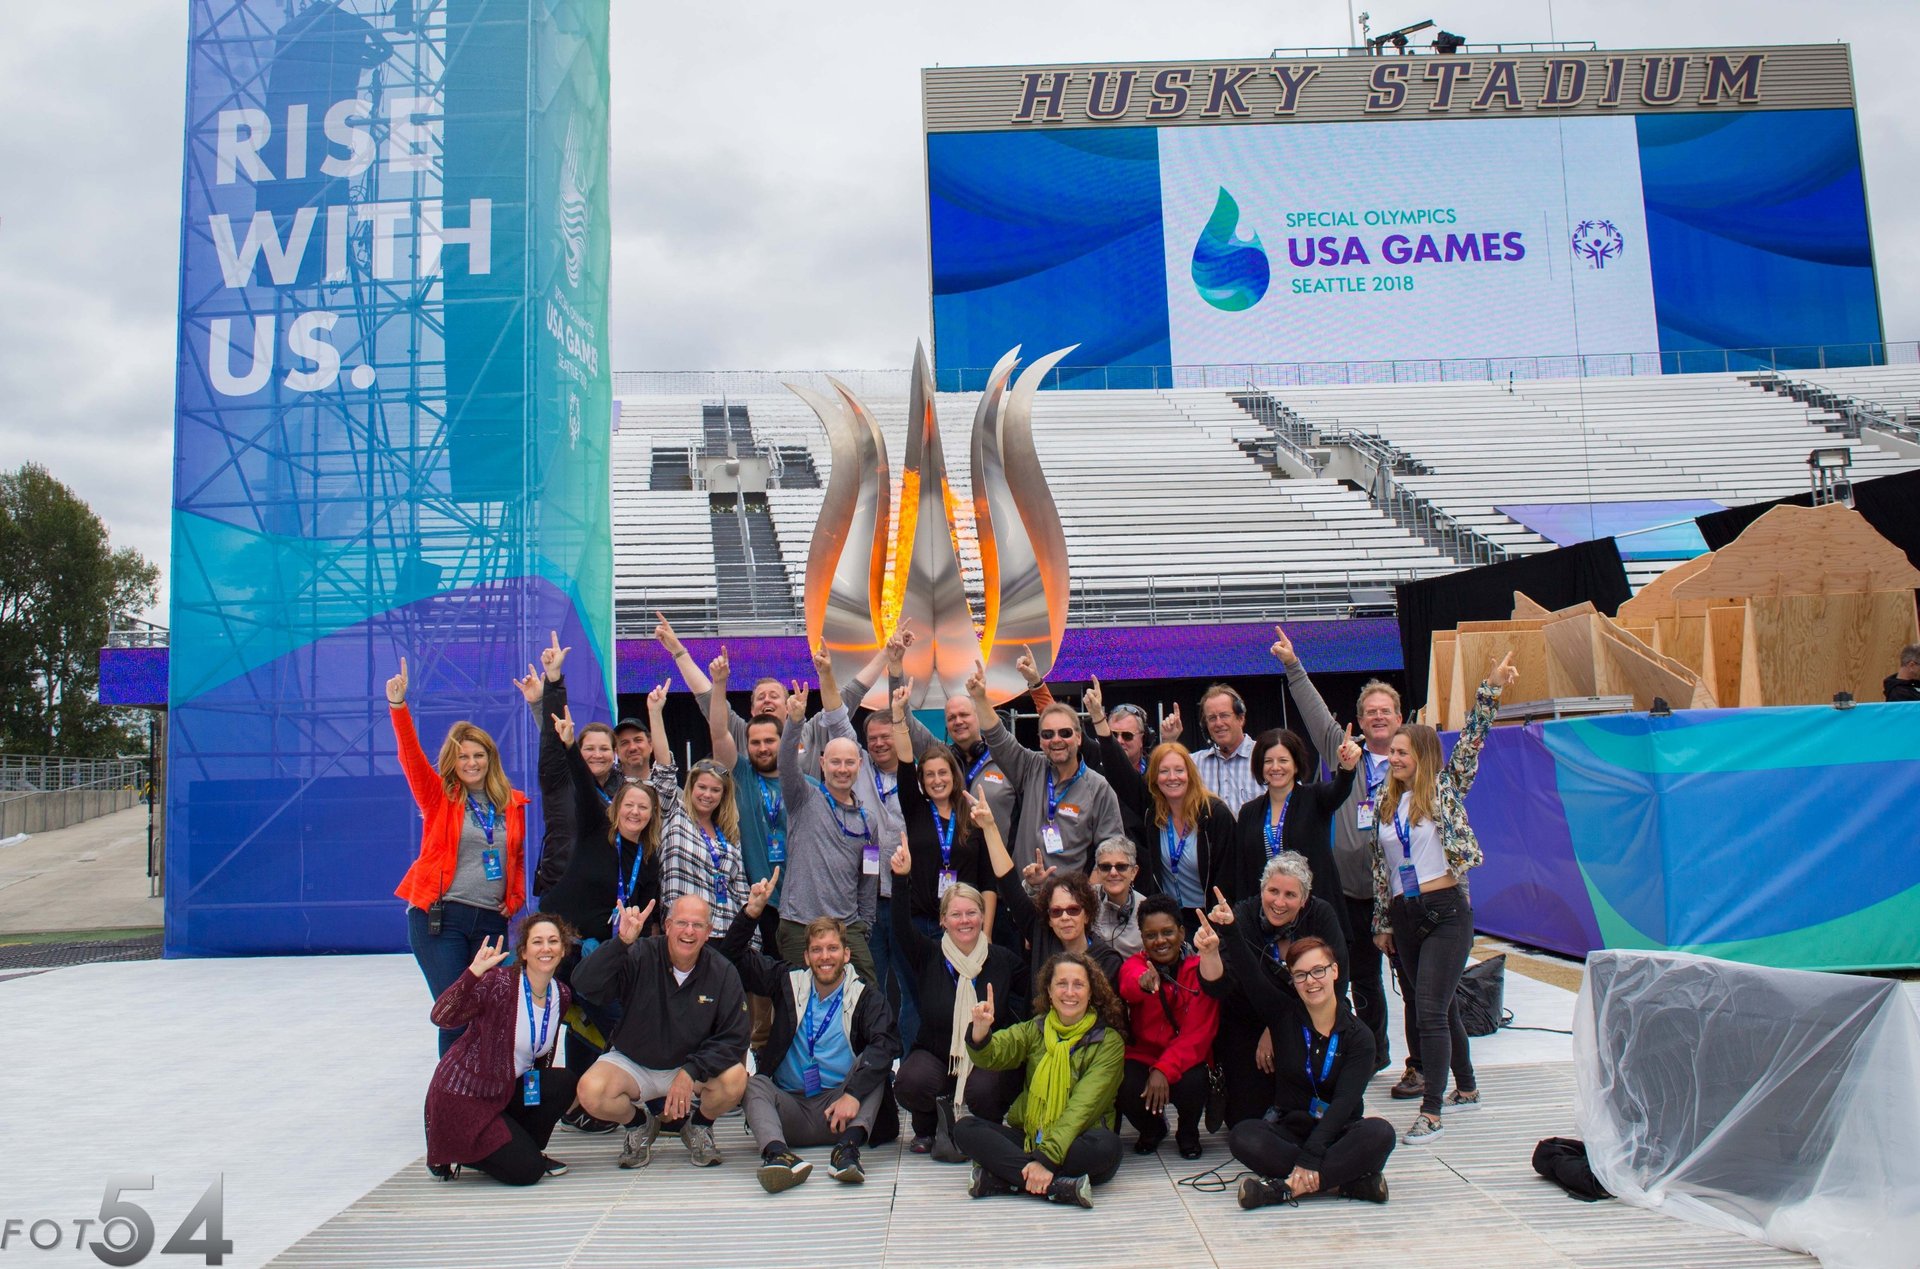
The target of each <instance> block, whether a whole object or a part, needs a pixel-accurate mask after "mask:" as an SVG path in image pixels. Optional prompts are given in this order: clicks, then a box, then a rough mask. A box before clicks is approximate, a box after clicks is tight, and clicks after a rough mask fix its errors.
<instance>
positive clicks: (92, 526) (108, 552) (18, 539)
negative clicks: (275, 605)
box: [0, 463, 160, 757]
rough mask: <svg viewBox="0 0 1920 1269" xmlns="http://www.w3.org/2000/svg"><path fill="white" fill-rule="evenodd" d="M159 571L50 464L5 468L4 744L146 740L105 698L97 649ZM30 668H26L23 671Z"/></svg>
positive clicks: (0, 741)
mask: <svg viewBox="0 0 1920 1269" xmlns="http://www.w3.org/2000/svg"><path fill="white" fill-rule="evenodd" d="M159 583H160V570H159V569H158V568H156V567H155V566H154V565H152V564H150V563H148V562H147V560H146V559H144V558H143V557H142V556H141V555H140V553H139V552H138V551H135V550H133V549H132V548H130V547H122V548H121V549H120V550H117V551H116V550H114V549H112V548H111V547H110V546H108V544H107V526H106V525H105V524H104V523H102V521H101V519H100V517H99V516H97V515H95V514H94V513H93V508H91V507H89V506H88V505H87V504H86V503H85V502H83V501H82V500H81V499H80V498H79V497H78V496H77V495H76V494H75V493H74V492H73V490H71V489H69V488H67V487H66V486H65V485H63V484H61V483H60V482H59V481H58V480H55V479H54V478H53V475H52V474H51V473H50V472H48V471H47V469H46V468H44V467H41V466H39V465H38V464H36V463H27V464H25V465H23V466H21V467H20V468H18V469H17V470H14V471H10V472H0V666H7V667H9V670H10V671H11V672H9V673H6V674H0V749H7V750H11V751H13V752H16V753H54V754H68V755H72V756H76V757H99V756H105V755H109V754H113V753H116V752H127V751H129V750H132V749H137V748H141V747H143V746H144V744H145V740H144V736H135V735H134V734H132V733H131V732H130V731H129V730H128V729H127V728H126V727H125V726H124V725H123V723H122V720H120V719H119V718H117V717H116V716H115V711H114V710H112V709H110V708H108V707H107V706H104V705H102V704H100V701H99V691H100V649H101V648H102V647H103V646H104V645H105V644H106V642H107V631H108V630H109V629H110V628H111V627H112V624H113V618H114V616H115V615H116V614H120V613H137V612H139V611H141V610H142V609H144V608H146V607H148V606H149V605H151V604H152V603H153V601H154V596H155V595H156V594H157V592H158V588H159ZM22 671H24V672H22Z"/></svg>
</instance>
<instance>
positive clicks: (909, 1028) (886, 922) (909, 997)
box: [869, 886, 920, 1036]
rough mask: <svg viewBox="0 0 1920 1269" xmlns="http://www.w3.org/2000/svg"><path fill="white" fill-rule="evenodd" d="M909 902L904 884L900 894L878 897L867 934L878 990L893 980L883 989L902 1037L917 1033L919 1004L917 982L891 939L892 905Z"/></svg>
mask: <svg viewBox="0 0 1920 1269" xmlns="http://www.w3.org/2000/svg"><path fill="white" fill-rule="evenodd" d="M912 902H913V899H912V898H911V897H910V896H909V895H907V894H906V893H905V887H904V886H903V887H902V890H901V893H899V894H896V895H894V896H893V897H892V898H891V899H886V898H883V899H881V900H880V908H879V917H878V918H877V919H876V920H875V921H874V923H873V930H872V931H871V933H870V934H869V942H870V943H871V944H872V945H873V968H874V970H875V971H876V972H877V973H878V974H879V975H880V985H881V987H882V989H885V988H886V985H887V979H889V978H891V979H893V990H890V991H887V999H888V1000H889V1001H890V1002H893V1003H894V1011H893V1012H894V1020H895V1022H896V1024H897V1026H898V1027H899V1030H898V1032H897V1033H896V1034H899V1035H902V1036H915V1035H919V1034H920V1005H919V1002H918V1001H917V1000H916V999H915V991H916V988H917V984H916V983H915V982H914V981H913V972H912V971H911V970H910V969H908V967H907V960H906V957H904V956H902V955H901V954H900V947H899V944H897V943H895V942H894V941H893V905H894V904H896V903H912Z"/></svg>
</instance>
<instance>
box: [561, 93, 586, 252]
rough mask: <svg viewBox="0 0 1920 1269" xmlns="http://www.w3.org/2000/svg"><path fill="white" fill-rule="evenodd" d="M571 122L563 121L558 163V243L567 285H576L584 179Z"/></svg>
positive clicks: (583, 229)
mask: <svg viewBox="0 0 1920 1269" xmlns="http://www.w3.org/2000/svg"><path fill="white" fill-rule="evenodd" d="M574 122H575V121H574V120H573V119H572V118H569V119H568V120H567V137H566V140H565V142H563V143H562V146H561V162H560V241H561V243H562V244H563V245H564V246H565V247H566V250H567V255H566V265H567V282H568V284H569V285H571V286H575V287H578V286H579V285H580V275H581V273H582V271H583V270H584V268H585V266H586V262H587V221H588V218H589V215H590V211H589V208H588V206H587V179H586V176H585V174H584V171H583V167H582V164H581V160H580V136H579V133H577V132H576V131H575V130H574Z"/></svg>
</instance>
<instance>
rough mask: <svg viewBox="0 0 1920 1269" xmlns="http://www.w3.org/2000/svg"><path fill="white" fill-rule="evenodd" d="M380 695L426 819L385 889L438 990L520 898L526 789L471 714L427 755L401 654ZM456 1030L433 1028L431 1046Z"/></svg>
mask: <svg viewBox="0 0 1920 1269" xmlns="http://www.w3.org/2000/svg"><path fill="white" fill-rule="evenodd" d="M387 705H388V706H389V707H390V709H391V710H392V715H393V738H394V742H395V744H396V745H397V746H398V748H399V752H400V770H401V771H402V772H404V773H405V774H406V777H407V787H408V788H409V789H411V790H412V791H413V800H414V801H415V802H416V803H418V804H419V807H420V814H421V817H422V818H423V819H425V820H426V830H425V831H424V832H423V833H422V834H421V836H420V855H419V857H418V858H417V859H415V860H414V861H413V866H412V867H411V868H409V869H407V875H406V876H405V877H403V878H401V879H400V885H399V887H398V888H397V889H395V890H394V893H395V894H397V895H399V896H400V897H401V898H402V899H405V900H406V901H407V945H408V946H409V947H411V948H412V949H413V958H414V959H415V960H416V961H418V962H419V963H420V972H421V973H422V974H423V975H425V976H426V980H427V989H428V990H429V991H431V992H432V993H433V997H434V999H435V1000H438V999H439V998H440V997H441V995H442V994H444V993H445V992H446V990H447V988H448V987H450V986H452V985H453V983H454V981H455V980H456V979H458V978H459V977H460V973H461V971H462V970H464V969H465V968H466V967H467V965H468V962H470V961H471V960H472V959H473V957H474V953H475V952H477V951H478V950H479V949H480V947H481V946H482V945H483V944H484V943H485V942H486V941H487V940H488V939H494V938H497V939H500V940H502V941H504V940H505V939H506V935H507V918H509V917H511V916H512V915H513V914H514V913H515V912H518V911H519V910H520V909H521V908H522V907H523V906H525V904H526V901H527V878H526V836H527V795H526V794H524V793H521V792H520V791H519V790H517V789H515V788H514V787H513V786H512V785H510V784H508V783H507V773H506V772H505V771H502V770H501V769H500V750H499V748H498V747H497V746H496V745H495V744H494V743H493V737H491V736H489V735H487V733H486V732H484V731H482V730H481V729H480V728H478V727H475V726H474V725H473V724H472V723H468V722H458V723H455V724H454V725H453V726H452V727H450V728H449V729H448V730H447V738H446V739H445V740H444V741H442V742H441V743H440V760H439V762H438V763H429V762H428V761H427V755H426V751H425V750H423V749H421V747H420V735H419V732H418V731H417V730H416V729H415V727H414V724H413V718H412V716H411V715H410V714H408V712H407V660H406V658H405V657H402V658H400V673H398V674H396V675H394V676H393V677H392V678H390V679H388V680H387ZM459 1038H460V1032H459V1030H458V1028H455V1029H452V1030H445V1029H443V1030H442V1031H441V1032H440V1053H441V1056H443V1057H444V1056H445V1055H446V1053H447V1051H448V1050H449V1049H451V1048H452V1047H453V1042H454V1041H455V1040H457V1039H459ZM561 1109H562V1110H564V1109H566V1108H565V1107H564V1106H563V1107H561Z"/></svg>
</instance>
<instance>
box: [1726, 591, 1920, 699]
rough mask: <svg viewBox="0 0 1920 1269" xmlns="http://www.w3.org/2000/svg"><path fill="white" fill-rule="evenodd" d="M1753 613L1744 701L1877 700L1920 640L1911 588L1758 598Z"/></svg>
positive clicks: (1745, 643)
mask: <svg viewBox="0 0 1920 1269" xmlns="http://www.w3.org/2000/svg"><path fill="white" fill-rule="evenodd" d="M1746 618H1747V619H1746V628H1745V633H1744V637H1743V639H1742V641H1741V655H1742V664H1741V692H1740V703H1741V704H1742V705H1748V704H1751V705H1824V704H1826V703H1827V702H1829V701H1831V700H1832V699H1833V697H1834V694H1835V693H1836V692H1851V693H1853V696H1854V699H1855V700H1862V701H1877V700H1879V699H1880V681H1881V679H1882V678H1884V677H1885V676H1886V674H1887V672H1888V671H1889V670H1891V669H1892V668H1893V667H1894V666H1896V665H1898V664H1899V662H1900V649H1902V648H1903V647H1905V646H1907V645H1908V644H1910V643H1914V642H1920V627H1917V624H1916V620H1915V612H1914V604H1913V592H1912V591H1910V590H1897V591H1876V592H1871V593H1866V594H1850V595H1787V596H1783V597H1781V598H1779V599H1754V600H1751V601H1749V602H1748V604H1747V607H1746Z"/></svg>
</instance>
